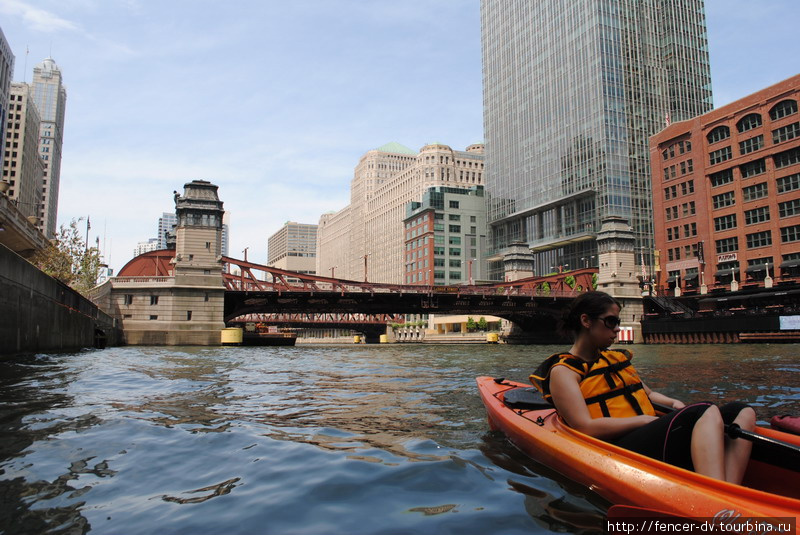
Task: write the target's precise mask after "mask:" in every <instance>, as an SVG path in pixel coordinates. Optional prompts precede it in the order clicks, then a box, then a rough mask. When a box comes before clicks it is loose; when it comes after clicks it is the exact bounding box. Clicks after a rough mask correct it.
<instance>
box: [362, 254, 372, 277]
mask: <svg viewBox="0 0 800 535" xmlns="http://www.w3.org/2000/svg"><path fill="white" fill-rule="evenodd" d="M371 254H372V253H367V254H365V255H364V256H362V258H363V259H364V282H367V258H369V255H371Z"/></svg>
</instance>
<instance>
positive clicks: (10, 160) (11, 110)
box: [3, 82, 45, 218]
mask: <svg viewBox="0 0 800 535" xmlns="http://www.w3.org/2000/svg"><path fill="white" fill-rule="evenodd" d="M10 93H11V95H10V97H9V104H8V125H7V128H6V136H5V140H6V141H5V145H6V155H5V160H4V161H3V181H5V182H7V183H8V185H9V186H8V187H9V189H8V192H7V195H8V197H9V198H10V199H11V200H12V201H13V202H14V204H15V205H16V206H17V208H18V209H19V211H20V212H21V213H22V214H23V215H24V216H26V217H36V218H38V217H39V209H40V206H41V195H42V187H43V184H42V181H43V179H44V168H45V166H44V164H45V162H44V161H43V160H42V158H41V157H40V156H39V130H40V127H41V121H40V118H39V111H38V110H37V109H36V105H35V104H34V103H33V99H32V98H31V88H30V86H29V85H28V84H26V83H23V82H13V83H12V84H11V91H10Z"/></svg>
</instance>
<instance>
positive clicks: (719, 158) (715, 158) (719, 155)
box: [708, 147, 733, 165]
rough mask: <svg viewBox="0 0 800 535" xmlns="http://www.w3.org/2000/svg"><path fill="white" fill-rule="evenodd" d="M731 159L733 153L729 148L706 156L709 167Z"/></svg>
mask: <svg viewBox="0 0 800 535" xmlns="http://www.w3.org/2000/svg"><path fill="white" fill-rule="evenodd" d="M732 157H733V152H732V151H731V148H730V147H723V148H721V149H719V150H715V151H714V152H712V153H710V154H709V155H708V158H709V161H710V163H711V165H716V164H718V163H721V162H724V161H725V160H730V159H731V158H732Z"/></svg>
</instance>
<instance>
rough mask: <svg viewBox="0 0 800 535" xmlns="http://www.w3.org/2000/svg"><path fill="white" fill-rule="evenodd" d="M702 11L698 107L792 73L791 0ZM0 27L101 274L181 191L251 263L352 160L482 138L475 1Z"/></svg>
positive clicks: (2, 1) (101, 14) (102, 7)
mask: <svg viewBox="0 0 800 535" xmlns="http://www.w3.org/2000/svg"><path fill="white" fill-rule="evenodd" d="M537 1H539V0H537ZM706 16H707V26H708V35H709V53H710V59H711V75H712V86H713V91H714V103H715V106H717V107H718V106H722V105H725V104H727V103H730V102H732V101H734V100H737V99H739V98H741V97H744V96H746V95H748V94H750V93H753V92H755V91H757V90H759V89H762V88H764V87H767V86H769V85H772V84H774V83H776V82H779V81H781V80H783V79H786V78H788V77H790V76H793V75H795V74H798V73H800V60H798V58H800V40H798V39H797V37H796V35H797V25H798V21H800V2H798V1H797V0H706ZM0 28H2V30H3V33H4V34H5V36H6V39H7V40H8V42H9V44H10V45H11V48H12V51H13V52H14V54H15V56H16V60H15V76H14V80H15V81H27V82H30V81H31V78H32V73H33V67H34V66H35V65H36V64H38V63H39V62H41V61H42V60H43V59H45V58H46V57H48V56H50V57H52V58H53V59H54V60H55V61H56V63H57V64H58V66H59V68H60V69H61V71H62V75H63V78H64V83H65V85H66V88H67V109H66V122H65V127H64V148H63V157H62V170H61V186H60V188H61V189H60V195H59V208H58V223H59V224H65V225H66V224H68V223H69V222H70V220H72V219H77V218H80V217H83V218H86V217H87V216H88V217H90V218H91V230H90V242H94V241H95V239H96V238H99V240H100V245H101V250H102V253H103V254H104V257H105V259H106V261H107V262H108V264H109V265H110V266H111V267H112V268H113V269H114V271H115V272H117V271H119V269H120V268H121V267H122V266H123V265H124V264H125V263H126V262H127V261H129V260H130V259H131V258H132V256H133V250H134V247H135V246H136V244H137V243H138V242H140V241H147V239H148V238H154V237H156V234H157V224H158V218H159V217H160V215H161V214H162V212H173V211H174V202H173V195H172V192H173V190H178V191H181V192H182V191H183V184H185V183H186V182H189V181H191V180H194V179H204V180H209V181H211V182H213V183H214V184H217V185H218V186H219V195H220V199H221V200H222V201H223V202H224V207H225V209H226V210H228V211H229V212H230V218H231V219H230V223H231V236H230V241H231V244H230V251H229V252H230V255H231V256H233V257H237V258H243V256H244V255H243V254H242V251H243V249H244V248H245V247H247V248H248V259H249V260H251V261H255V262H259V263H266V258H267V239H268V237H269V236H270V235H272V234H273V233H274V232H276V231H277V230H279V229H280V227H281V226H282V225H283V224H284V223H285V222H287V221H297V222H300V223H317V222H318V221H319V217H320V215H321V214H323V213H325V212H330V211H337V210H340V209H342V208H344V207H345V206H346V205H347V204H348V203H349V199H350V181H351V179H352V177H353V170H354V168H355V166H356V165H357V164H358V161H359V159H360V158H361V156H362V155H363V154H364V153H365V152H367V151H368V150H371V149H374V148H377V147H379V146H381V145H384V144H385V143H388V142H390V141H395V142H398V143H402V144H403V145H406V146H408V147H410V148H412V149H414V150H419V149H420V148H421V147H422V146H424V145H425V144H427V143H431V142H441V143H445V144H447V145H449V146H451V147H452V148H453V149H456V150H463V149H465V148H466V147H467V146H468V145H470V144H472V143H475V142H480V141H482V140H483V110H482V88H481V51H480V13H479V0H402V1H397V0H293V1H291V2H286V1H284V0H281V1H278V0H231V1H229V2H219V1H218V0H214V1H211V0H168V1H164V0H37V1H33V0H0ZM26 51H27V53H26ZM82 228H85V227H82Z"/></svg>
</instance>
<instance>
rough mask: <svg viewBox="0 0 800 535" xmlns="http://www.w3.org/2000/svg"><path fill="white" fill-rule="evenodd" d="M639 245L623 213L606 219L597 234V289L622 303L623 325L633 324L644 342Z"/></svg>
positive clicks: (639, 337)
mask: <svg viewBox="0 0 800 535" xmlns="http://www.w3.org/2000/svg"><path fill="white" fill-rule="evenodd" d="M635 244H636V238H635V236H634V233H633V229H632V228H631V226H630V224H629V223H628V220H627V219H625V218H623V217H619V216H608V217H606V218H605V219H603V224H602V226H601V227H600V232H598V233H597V252H598V258H599V262H600V270H599V271H598V273H597V289H598V290H600V291H601V292H606V293H607V294H610V295H611V296H612V297H614V298H615V299H616V300H617V301H619V302H621V303H622V305H623V308H622V312H621V313H620V316H621V318H622V326H623V327H633V330H634V337H635V339H636V340H637V341H641V340H642V327H641V323H640V322H641V319H642V314H643V313H644V304H643V301H642V290H641V287H640V286H639V279H638V278H637V277H636V250H635Z"/></svg>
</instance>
